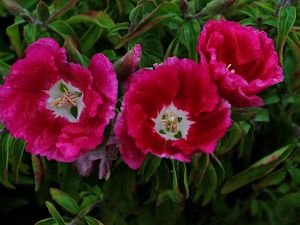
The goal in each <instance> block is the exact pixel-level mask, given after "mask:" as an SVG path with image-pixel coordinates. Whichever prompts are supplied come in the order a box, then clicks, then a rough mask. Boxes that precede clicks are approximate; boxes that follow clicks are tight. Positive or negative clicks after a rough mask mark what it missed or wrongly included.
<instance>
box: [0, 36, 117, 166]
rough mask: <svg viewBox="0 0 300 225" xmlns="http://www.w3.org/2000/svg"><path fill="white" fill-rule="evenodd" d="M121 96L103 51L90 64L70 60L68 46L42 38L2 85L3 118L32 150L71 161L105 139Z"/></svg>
mask: <svg viewBox="0 0 300 225" xmlns="http://www.w3.org/2000/svg"><path fill="white" fill-rule="evenodd" d="M116 99H117V80H116V74H115V72H114V70H113V65H112V64H111V63H110V62H109V60H108V59H107V58H106V57H105V56H104V55H102V54H97V55H95V56H94V57H93V58H92V60H91V63H90V65H89V69H86V68H84V67H82V66H80V65H78V64H74V63H68V62H67V61H66V53H65V49H63V48H59V46H58V44H57V43H56V42H55V41H54V40H53V39H50V38H43V39H40V40H38V41H37V42H35V43H33V44H32V45H30V46H29V47H28V48H27V49H26V57H25V58H24V59H21V60H18V61H17V62H16V63H15V64H14V65H13V66H12V67H11V73H10V75H9V76H8V77H7V78H6V79H5V82H4V85H3V86H1V87H0V121H1V122H3V123H4V124H5V126H6V127H7V128H8V129H9V130H10V132H11V134H12V135H13V136H14V137H16V138H22V139H24V140H25V141H26V142H27V147H26V150H27V151H28V152H31V153H33V154H39V155H41V156H47V158H48V159H55V160H58V161H62V162H71V161H74V160H75V159H76V158H78V157H80V156H81V155H83V154H84V153H86V152H88V151H89V150H91V149H94V148H95V147H96V146H97V145H99V144H100V143H101V142H102V140H103V131H104V128H105V126H106V125H107V124H108V123H109V121H110V119H111V118H113V117H114V107H115V104H116Z"/></svg>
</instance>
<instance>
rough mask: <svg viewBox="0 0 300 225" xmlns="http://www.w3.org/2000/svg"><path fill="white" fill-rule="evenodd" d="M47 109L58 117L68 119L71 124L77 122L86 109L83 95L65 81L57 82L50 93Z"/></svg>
mask: <svg viewBox="0 0 300 225" xmlns="http://www.w3.org/2000/svg"><path fill="white" fill-rule="evenodd" d="M48 94H49V96H50V97H49V98H48V100H47V108H48V109H50V110H51V111H53V112H54V114H55V115H56V116H61V117H64V118H66V119H67V120H68V121H69V122H72V123H74V122H77V121H78V120H79V118H80V114H81V112H82V110H83V108H84V103H83V100H82V99H83V93H82V92H81V91H80V90H79V89H78V88H76V87H74V86H72V85H71V84H69V83H66V82H65V81H63V80H59V81H58V82H56V83H55V84H54V85H53V86H52V88H51V89H50V90H49V91H48Z"/></svg>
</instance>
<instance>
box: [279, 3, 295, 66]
mask: <svg viewBox="0 0 300 225" xmlns="http://www.w3.org/2000/svg"><path fill="white" fill-rule="evenodd" d="M296 15H297V12H296V8H295V7H294V6H289V7H283V8H281V9H280V11H279V19H278V30H277V43H276V48H277V52H278V55H279V60H280V63H281V65H283V55H282V53H283V47H284V44H285V41H286V38H287V36H288V34H289V32H290V30H291V29H292V27H293V25H294V23H295V21H296Z"/></svg>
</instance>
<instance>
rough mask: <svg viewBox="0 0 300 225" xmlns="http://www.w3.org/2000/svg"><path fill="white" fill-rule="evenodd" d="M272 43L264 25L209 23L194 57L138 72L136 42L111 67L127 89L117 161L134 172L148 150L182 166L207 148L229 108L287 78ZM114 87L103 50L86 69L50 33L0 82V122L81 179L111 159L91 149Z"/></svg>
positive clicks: (251, 103) (226, 121)
mask: <svg viewBox="0 0 300 225" xmlns="http://www.w3.org/2000/svg"><path fill="white" fill-rule="evenodd" d="M273 45H274V44H273V41H272V40H271V39H270V38H268V37H267V35H266V33H265V32H263V31H258V30H256V29H254V28H251V27H247V26H241V25H240V24H238V23H235V22H229V21H224V20H219V21H208V22H207V23H206V25H205V26H204V28H203V31H202V33H201V34H200V37H199V42H198V46H197V50H198V53H199V55H200V62H196V61H193V60H191V59H178V58H176V57H170V58H168V59H166V60H165V62H163V63H161V64H159V65H155V66H154V67H153V68H151V69H146V68H142V69H140V70H138V71H136V72H134V71H135V70H136V67H137V65H138V64H139V61H140V55H141V46H140V45H136V46H135V47H134V49H133V50H132V51H131V52H129V53H128V54H127V55H126V56H124V57H123V58H122V59H121V60H120V61H118V62H117V63H116V65H115V69H116V71H117V74H118V78H119V82H121V81H124V83H123V85H124V89H125V94H124V96H123V102H122V107H121V112H120V113H119V114H118V116H117V119H116V121H115V126H114V132H115V137H116V142H117V145H118V148H119V152H120V154H121V157H122V159H123V161H124V162H125V163H126V164H127V165H128V166H129V167H130V168H132V169H138V168H139V167H140V166H141V164H142V163H143V160H144V158H145V156H146V155H147V154H149V153H151V154H154V155H156V156H158V157H167V158H172V159H176V160H180V161H183V162H189V161H190V160H191V157H192V156H193V154H194V153H196V152H204V153H207V154H209V153H212V152H213V151H214V150H215V148H216V144H217V142H218V140H219V139H220V138H222V137H223V136H224V134H225V133H226V131H227V130H228V129H229V128H230V126H231V124H232V121H231V118H230V114H231V108H232V107H255V106H261V105H263V100H262V99H261V98H260V97H259V96H257V94H258V93H259V92H261V91H262V90H264V89H266V88H267V87H269V86H271V85H274V84H276V83H278V82H280V81H282V80H283V75H282V69H281V67H280V66H279V65H278V58H277V54H276V52H275V50H274V46H273ZM195 47H196V46H195ZM129 75H130V76H129ZM128 77H129V78H128ZM127 78H128V79H127ZM117 90H118V87H117V76H116V73H115V72H114V67H113V65H112V63H111V62H110V61H109V60H108V59H107V58H106V57H105V56H104V55H102V54H97V55H95V56H94V57H93V58H92V59H91V62H90V65H89V67H88V69H86V68H84V67H83V66H81V65H78V64H74V63H70V62H68V61H67V59H66V53H65V49H63V48H60V47H59V46H58V44H57V43H56V42H55V41H54V40H53V39H50V38H44V39H40V40H38V41H37V42H35V43H33V44H32V45H30V46H29V47H28V48H27V50H26V57H25V58H24V59H20V60H18V61H17V62H16V63H15V64H14V65H13V66H12V68H11V73H10V75H9V76H8V77H6V79H5V82H4V85H2V86H1V87H0V121H1V122H2V123H3V124H4V125H5V126H6V128H7V129H9V130H10V132H11V134H12V135H13V136H14V137H16V138H22V139H24V140H25V141H26V143H27V147H26V149H27V151H28V152H31V153H33V154H40V155H41V156H47V158H48V159H55V160H58V161H62V162H72V161H74V160H78V161H77V165H78V167H79V168H80V171H81V173H82V174H84V175H86V174H88V173H89V172H90V170H91V168H92V165H93V161H95V160H99V159H102V162H103V163H102V164H103V165H102V167H103V168H104V167H105V168H104V169H105V171H106V170H109V168H108V169H107V168H106V167H110V165H111V160H112V159H114V158H115V155H114V154H113V155H114V156H112V157H110V156H109V155H110V153H109V152H108V151H109V150H107V149H109V148H106V150H105V152H104V150H101V151H103V152H101V151H100V150H99V149H105V148H103V147H101V148H98V150H96V151H91V150H94V149H96V147H97V146H99V145H100V144H101V143H102V142H103V139H104V137H103V136H104V128H105V127H106V126H107V125H108V123H109V122H110V120H111V119H113V118H114V117H115V105H116V101H117ZM113 143H114V144H115V142H113ZM87 152H89V153H87ZM85 153H87V154H85ZM85 162H86V164H85ZM104 164H105V166H104ZM100 167H101V166H100ZM102 167H101V168H102ZM103 168H102V170H101V171H102V172H101V171H100V173H101V175H99V176H100V177H105V172H103V171H104V169H103Z"/></svg>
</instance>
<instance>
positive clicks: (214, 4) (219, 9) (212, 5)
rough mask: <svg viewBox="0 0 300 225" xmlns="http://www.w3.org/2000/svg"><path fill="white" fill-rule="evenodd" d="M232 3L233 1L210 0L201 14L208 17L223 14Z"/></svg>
mask: <svg viewBox="0 0 300 225" xmlns="http://www.w3.org/2000/svg"><path fill="white" fill-rule="evenodd" d="M234 2H235V1H233V0H229V1H224V0H212V1H210V2H209V3H208V4H207V5H206V6H205V8H204V9H203V10H202V11H201V12H202V13H205V14H207V15H210V16H214V15H218V14H221V13H223V12H225V11H226V10H227V9H228V8H229V7H230V6H231V5H232V4H233V3H234Z"/></svg>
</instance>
